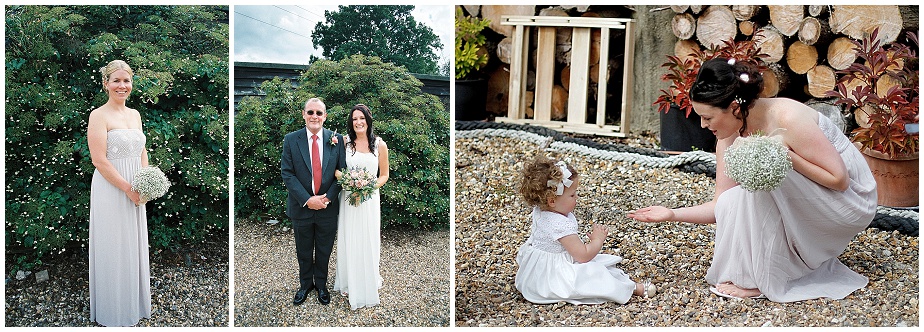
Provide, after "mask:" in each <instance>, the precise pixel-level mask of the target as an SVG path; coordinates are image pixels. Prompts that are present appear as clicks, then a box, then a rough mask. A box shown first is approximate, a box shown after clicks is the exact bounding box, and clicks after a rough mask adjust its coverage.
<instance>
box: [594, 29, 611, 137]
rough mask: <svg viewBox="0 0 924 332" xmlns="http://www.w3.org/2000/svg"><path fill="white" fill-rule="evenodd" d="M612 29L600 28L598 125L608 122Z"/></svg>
mask: <svg viewBox="0 0 924 332" xmlns="http://www.w3.org/2000/svg"><path fill="white" fill-rule="evenodd" d="M609 58H610V29H609V28H601V29H600V64H599V65H598V66H597V67H599V69H600V75H599V76H597V77H598V79H597V120H596V121H594V123H596V124H597V125H598V126H602V125H605V124H606V89H607V86H608V85H609V75H607V74H608V73H609V68H607V67H608V62H609Z"/></svg>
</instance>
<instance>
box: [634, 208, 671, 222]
mask: <svg viewBox="0 0 924 332" xmlns="http://www.w3.org/2000/svg"><path fill="white" fill-rule="evenodd" d="M626 217H629V218H632V219H635V220H638V221H643V222H662V221H668V220H673V219H674V212H673V211H671V209H668V208H666V207H663V206H649V207H646V208H641V209H638V210H635V211H632V212H629V213H628V214H627V215H626Z"/></svg>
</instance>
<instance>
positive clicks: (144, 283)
mask: <svg viewBox="0 0 924 332" xmlns="http://www.w3.org/2000/svg"><path fill="white" fill-rule="evenodd" d="M144 146H145V136H144V133H143V132H141V130H139V129H113V130H110V131H109V132H108V133H107V144H106V158H107V159H109V162H111V163H112V165H113V166H115V168H116V170H118V172H119V174H121V175H122V177H123V178H124V179H125V180H127V181H128V182H131V181H132V179H133V178H134V176H135V172H136V171H138V169H140V168H141V153H142V151H144ZM150 280H151V271H150V265H149V261H148V225H147V215H146V211H145V207H144V206H143V205H142V206H135V203H133V202H132V201H131V200H130V199H128V196H126V195H125V193H124V192H122V190H119V188H116V187H115V186H113V185H112V184H111V183H109V181H106V179H105V178H103V175H102V174H100V173H99V171H95V172H94V173H93V182H92V185H91V189H90V320H91V321H95V322H97V323H99V324H100V325H105V326H131V325H135V324H137V323H138V321H139V320H140V319H141V318H142V317H145V318H150V317H151V281H150Z"/></svg>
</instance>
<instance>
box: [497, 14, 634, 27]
mask: <svg viewBox="0 0 924 332" xmlns="http://www.w3.org/2000/svg"><path fill="white" fill-rule="evenodd" d="M501 20H502V22H501V25H524V26H557V27H575V28H601V27H607V28H614V29H624V28H625V25H626V23H627V22H631V21H632V19H628V18H599V17H564V16H501Z"/></svg>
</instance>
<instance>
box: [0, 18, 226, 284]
mask: <svg viewBox="0 0 924 332" xmlns="http://www.w3.org/2000/svg"><path fill="white" fill-rule="evenodd" d="M227 14H228V8H227V6H60V7H51V6H6V96H5V97H6V100H5V101H6V113H5V116H6V180H7V182H6V198H5V203H6V250H7V262H8V263H10V262H13V263H14V264H22V265H29V264H31V263H38V262H40V260H39V259H40V258H41V257H42V256H44V255H46V254H48V253H53V252H62V251H64V250H66V248H70V247H72V246H80V247H85V246H86V242H87V236H88V227H89V203H90V182H91V178H92V176H93V172H94V170H95V168H94V167H93V164H92V161H91V160H90V151H89V149H88V147H87V139H86V128H87V120H88V117H89V114H90V111H91V110H93V109H95V108H97V107H99V106H101V105H102V104H104V103H105V102H106V94H105V93H104V92H102V77H101V76H100V73H99V68H100V67H103V66H104V65H106V63H108V62H109V61H111V60H115V59H121V60H125V61H126V62H127V63H128V64H129V65H130V66H131V67H132V69H133V70H134V72H135V75H134V82H133V83H134V84H133V89H134V91H132V96H131V97H129V100H128V102H127V106H128V107H131V108H135V109H137V110H138V111H139V112H140V113H141V117H142V122H143V125H144V132H145V135H146V136H147V139H148V141H147V142H148V143H147V148H148V153H149V160H150V164H151V165H155V166H158V167H160V168H161V169H162V170H163V171H164V173H166V174H167V177H168V178H169V179H170V181H171V182H172V183H173V186H172V187H171V188H170V192H168V193H167V195H166V196H165V197H162V198H160V199H157V200H155V201H152V202H150V203H148V205H147V207H148V228H149V232H150V233H149V238H150V243H151V245H152V246H153V247H154V248H176V247H178V246H183V245H187V244H191V243H194V242H198V241H201V240H203V239H204V237H205V236H227V224H228V72H229V70H228V24H227ZM10 253H14V254H15V256H17V257H16V258H15V261H14V258H13V257H10V256H11V255H10ZM23 257H28V258H23ZM10 272H15V271H10Z"/></svg>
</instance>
